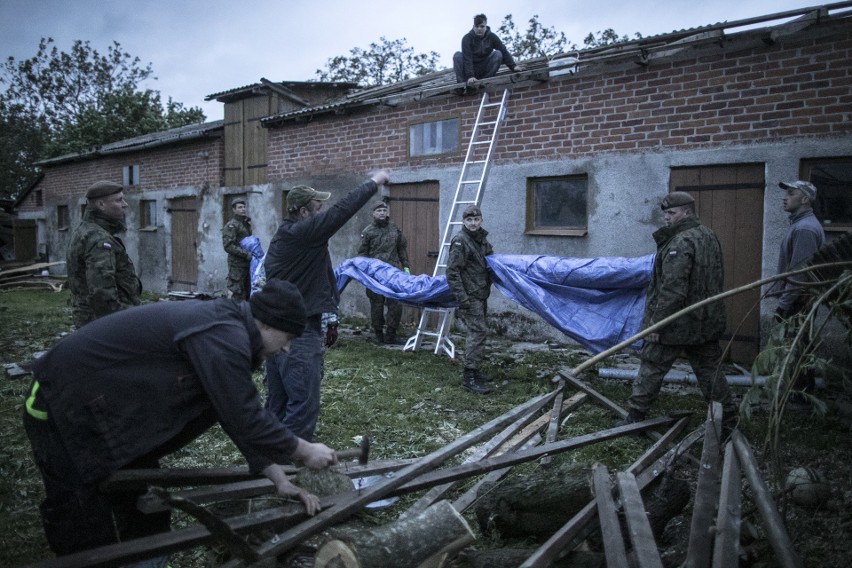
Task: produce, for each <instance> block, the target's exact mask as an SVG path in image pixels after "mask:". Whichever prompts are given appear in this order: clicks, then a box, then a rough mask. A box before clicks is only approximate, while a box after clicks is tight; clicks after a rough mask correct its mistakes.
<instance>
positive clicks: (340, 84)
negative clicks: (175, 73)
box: [204, 81, 358, 101]
mask: <svg viewBox="0 0 852 568" xmlns="http://www.w3.org/2000/svg"><path fill="white" fill-rule="evenodd" d="M275 84H276V85H281V86H282V87H287V88H294V87H302V88H304V87H309V88H310V87H332V88H340V89H355V88H357V87H358V84H357V83H347V82H344V81H333V82H324V81H278V82H276V83H275ZM262 88H264V84H263V83H262V82H260V83H252V84H251V85H243V86H242V87H236V88H233V89H228V90H227V91H222V92H220V93H213V94H212V95H207V96H206V97H204V100H205V101H212V100H216V99H226V98H233V97H238V96H239V95H252V94H254V93H255V92H256V91H257V89H262Z"/></svg>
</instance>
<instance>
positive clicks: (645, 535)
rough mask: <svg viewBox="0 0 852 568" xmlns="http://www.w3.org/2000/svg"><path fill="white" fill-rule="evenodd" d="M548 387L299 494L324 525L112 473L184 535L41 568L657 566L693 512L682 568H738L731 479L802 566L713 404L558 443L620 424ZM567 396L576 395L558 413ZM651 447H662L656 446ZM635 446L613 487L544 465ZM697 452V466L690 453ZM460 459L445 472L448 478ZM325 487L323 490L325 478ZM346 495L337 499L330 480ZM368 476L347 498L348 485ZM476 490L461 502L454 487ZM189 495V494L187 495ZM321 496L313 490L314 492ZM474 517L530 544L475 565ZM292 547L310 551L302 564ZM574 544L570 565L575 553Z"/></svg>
mask: <svg viewBox="0 0 852 568" xmlns="http://www.w3.org/2000/svg"><path fill="white" fill-rule="evenodd" d="M556 379H558V380H559V382H558V388H557V389H556V390H555V391H553V392H552V393H549V394H547V395H543V396H540V397H537V398H535V399H532V400H529V401H527V402H526V403H524V404H522V405H520V406H518V407H516V408H514V409H512V410H511V411H509V412H507V413H506V414H504V415H502V416H500V417H498V418H495V419H494V420H492V421H491V422H489V423H487V424H484V425H482V426H480V427H479V428H477V429H475V430H474V431H473V432H471V433H469V434H467V435H465V436H462V437H461V438H459V439H457V440H455V441H454V442H452V443H450V444H448V445H447V446H444V447H443V448H441V449H439V450H437V451H435V452H433V453H432V454H430V455H428V456H425V457H423V458H421V459H416V460H389V461H381V462H371V463H368V464H366V465H359V464H356V463H355V462H352V463H344V464H341V465H338V466H335V467H334V468H332V472H333V473H332V472H325V474H324V475H325V476H326V479H323V480H321V481H320V482H319V485H315V486H311V489H312V490H313V491H315V492H317V493H318V494H321V493H325V496H323V497H322V498H321V503H322V511H321V512H320V513H318V514H317V515H316V516H314V517H307V516H306V514H305V513H304V509H303V507H302V506H301V504H300V503H292V504H286V505H284V506H274V507H271V508H268V509H264V510H260V511H253V512H249V511H234V510H231V511H227V512H226V511H225V510H223V509H221V508H217V507H216V506H215V505H214V504H215V503H219V502H222V501H223V500H224V501H227V500H246V499H251V498H254V497H258V496H262V495H269V494H271V493H273V487H272V485H271V483H270V482H269V481H268V480H266V479H262V478H257V477H253V476H251V475H249V474H248V471H247V470H246V469H245V468H225V469H199V470H179V471H178V470H136V471H122V472H120V473H119V474H116V475H114V476H113V477H112V478H110V479H109V480H107V482H105V483H104V485H103V490H104V491H108V492H109V491H126V490H134V489H135V490H138V489H140V488H146V487H152V486H156V487H157V489H156V490H152V491H149V493H148V494H147V495H146V496H145V497H144V498H143V499H142V500H140V504H139V506H140V509H142V510H143V511H146V512H153V511H159V510H163V509H164V508H166V507H171V508H174V509H180V510H182V511H184V512H186V513H188V514H190V515H192V516H194V517H195V518H196V519H197V520H198V524H196V525H193V526H190V527H187V528H183V529H179V530H174V531H171V532H168V533H164V534H160V535H155V536H152V537H147V538H142V539H137V540H134V541H128V542H123V543H120V544H116V545H111V546H106V547H102V548H98V549H93V550H89V551H86V552H85V553H79V554H73V555H68V556H63V557H59V558H56V559H52V560H48V561H46V562H43V563H42V564H41V565H40V566H43V567H45V568H47V567H63V568H68V567H73V566H115V565H124V564H128V563H131V562H135V561H139V560H143V559H147V558H154V557H157V556H162V555H165V554H169V553H172V552H175V551H178V550H184V549H189V548H194V547H198V546H204V545H207V546H210V545H216V546H218V547H219V548H224V549H226V550H227V553H228V555H229V557H230V559H229V560H227V561H226V562H225V563H224V564H223V565H224V566H228V567H230V568H236V567H238V566H260V565H270V566H272V565H274V564H275V562H276V561H277V560H280V559H286V558H288V557H289V558H293V555H294V554H295V552H296V551H298V553H299V554H300V555H301V558H302V559H305V558H307V559H308V564H307V565H312V566H315V567H317V568H339V567H345V568H371V567H386V566H412V567H414V566H417V567H439V566H448V565H450V563H452V562H456V560H454V559H455V558H457V557H458V555H459V554H463V555H464V557H465V561H466V562H467V563H468V564H469V565H471V566H489V567H492V568H493V567H498V568H499V567H501V566H522V567H525V568H532V567H546V566H554V565H573V566H603V565H606V566H627V565H628V563H629V560H628V559H630V558H632V559H633V561H635V562H638V565H641V566H662V562H661V560H660V552H659V549H658V546H657V542H658V541H659V538H660V535H661V534H662V530H663V528H664V527H665V526H666V524H667V523H668V521H669V520H670V519H671V518H673V517H674V516H676V515H679V514H680V513H681V512H682V511H683V510H684V508H685V507H686V505H687V502H688V501H689V499H690V497H692V499H693V501H694V506H693V515H692V522H691V527H690V537H689V550H688V553H687V559H686V564H687V565H689V566H710V565H711V563H712V564H713V565H714V566H733V565H737V562H738V559H739V555H740V554H741V549H740V534H739V530H740V523H741V518H740V511H741V509H742V506H741V503H740V499H741V498H742V493H743V492H742V486H741V477H742V475H741V472H743V473H744V474H745V478H746V479H747V481H748V484H749V486H750V488H751V493H752V494H753V495H754V496H755V502H756V506H757V509H758V511H759V512H760V514H761V516H762V519H763V522H764V524H765V529H766V530H765V532H766V534H767V535H768V539H769V541H770V544H771V546H772V550H773V551H774V553H775V557H776V560H777V562H778V564H780V565H782V566H801V565H802V563H801V559H800V558H799V557H798V556H797V555H796V553H795V551H794V550H793V549H792V547H791V545H790V539H789V537H788V536H787V534H786V532H785V529H784V525H783V523H781V521H780V518H779V516H778V511H777V509H776V508H775V506H774V504H773V503H772V499H771V497H770V496H769V492H768V490H767V489H766V486H765V483H764V482H763V480H762V479H761V478H760V475H759V473H758V470H757V467H756V465H755V462H754V456H753V455H752V454H751V449H750V447H749V445H748V442H747V441H746V440H745V438H744V437H743V436H742V435H741V434H740V433H739V432H737V431H734V433H733V435H731V436H730V437H729V438H728V439H727V441H726V443H724V444H723V443H722V442H723V441H724V440H723V438H722V431H721V409H720V408H719V407H718V405H713V406H711V407H710V408H709V409H708V418H707V421H706V423H705V424H704V426H703V427H701V428H699V429H697V430H695V431H693V432H691V433H689V434H686V435H684V434H683V431H684V429H685V427H686V424H687V422H688V417H683V416H681V417H660V418H654V419H649V420H645V421H642V422H638V423H634V424H628V425H626V426H620V427H616V428H609V429H605V430H601V431H598V432H593V433H591V434H585V435H582V436H577V437H573V438H569V439H559V436H558V430H559V424H560V419H561V417H563V416H565V415H566V414H567V413H568V412H571V411H573V410H574V409H576V408H578V407H579V406H580V405H583V404H585V403H587V402H594V403H596V404H599V405H601V406H603V407H604V408H608V409H610V410H611V411H612V412H613V413H614V414H615V415H616V416H622V417H623V416H625V415H626V411H625V410H624V409H622V408H620V407H619V406H618V405H616V404H615V403H613V402H612V401H610V400H608V399H606V398H605V397H603V396H602V395H600V394H599V393H597V392H596V391H594V390H593V389H591V388H590V387H589V386H588V385H586V384H585V383H583V382H582V381H580V380H578V379H576V378H575V377H574V376H573V375H572V373H571V372H570V371H562V372H560V373H559V375H558V376H557V377H556ZM570 388H573V389H574V390H576V391H578V392H576V393H575V394H573V396H570V397H569V398H567V400H565V399H564V395H565V394H566V391H567V390H568V389H570ZM661 432H662V433H661ZM637 434H642V435H646V436H647V437H648V438H649V440H650V441H651V444H650V446H649V448H648V449H647V451H646V452H645V453H644V454H643V455H642V456H640V457H639V458H638V459H637V460H636V461H635V462H634V463H633V464H632V465H631V466H630V467H629V468H627V469H626V470H624V471H622V472H616V474H615V475H614V476H612V475H611V474H610V472H609V471H607V469H606V468H605V467H604V466H603V465H601V464H584V465H565V464H564V463H556V462H553V461H552V459H553V456H556V455H557V454H561V453H564V452H569V451H571V450H575V449H577V448H581V447H584V446H587V445H590V444H595V443H598V442H601V441H604V440H611V439H613V438H617V437H620V436H628V435H637ZM701 439H703V440H704V445H703V449H702V452H701V456H700V458H698V457H696V456H693V455H691V454H689V453H688V450H689V448H690V446H692V445H694V444H695V442H697V441H698V440H701ZM471 448H473V450H472V452H471V453H470V455H469V457H467V459H465V460H464V461H463V462H462V463H458V464H457V465H446V464H447V463H448V462H450V461H451V460H452V459H453V458H455V457H457V456H459V455H460V454H461V453H462V452H465V451H466V450H468V449H471ZM536 460H537V461H538V462H539V468H538V470H537V471H535V472H533V473H528V474H525V475H520V474H519V475H514V476H511V477H509V478H507V479H505V480H504V481H503V482H502V483H497V482H498V481H499V480H501V478H503V477H504V476H506V475H507V473H509V471H510V470H511V468H512V466H515V465H518V464H522V463H528V462H532V461H536ZM678 464H680V466H679V467H681V468H683V467H691V468H694V469H695V470H697V479H698V485H697V489H696V491H695V494H694V495H691V492H690V489H689V487H688V485H687V484H685V483H684V482H678V480H677V479H676V478H675V477H673V476H672V475H671V474H672V472H673V470H674V468H675V466H676V465H678ZM290 473H292V474H294V475H299V476H301V477H300V478H299V479H298V480H297V482H298V483H299V484H303V485H305V486H309V484H310V480H309V478H308V476H309V475H311V473H310V472H309V471H308V470H304V469H299V468H296V467H293V468H292V469H291V470H290ZM329 476H331V477H329ZM335 476H336V477H338V478H342V479H343V480H344V481H343V483H342V484H341V483H340V481H339V479H337V480H335V479H333V478H334V477H335ZM367 476H381V480H380V481H379V482H377V483H374V484H371V485H369V486H367V487H362V488H360V489H353V488H352V484H351V481H350V479H354V478H364V477H367ZM473 479H476V480H477V481H476V483H474V484H473V485H472V486H471V487H469V488H468V489H467V490H466V491H464V492H460V491H458V490H457V489H456V488H455V487H454V484H455V483H456V482H458V481H460V480H473ZM186 487H192V489H185V488H186ZM322 487H326V489H322ZM412 492H423V495H422V496H421V497H420V499H418V500H417V501H416V502H414V504H412V505H411V506H410V507H408V509H406V510H405V511H403V512H402V513H401V514H400V515H399V518H398V519H397V520H396V521H393V522H390V523H388V524H387V525H385V526H380V527H366V526H361V525H359V524H358V523H357V522H355V521H353V518H355V517H356V516H357V513H359V512H360V511H362V510H364V508H365V507H367V506H368V505H369V504H370V503H373V502H375V501H378V500H381V499H385V498H387V497H391V496H395V495H402V494H406V493H412ZM469 509H470V510H471V511H470V512H471V515H469V516H468V518H475V519H476V522H477V524H478V525H479V526H478V528H479V532H480V533H485V532H487V531H498V532H499V533H500V534H501V535H502V536H505V537H507V538H521V539H526V541H527V542H530V541H537V542H539V543H540V545H539V546H538V548H535V549H511V550H508V549H498V550H477V548H478V547H471V546H470V545H471V543H474V542H475V538H476V536H475V534H476V533H475V532H474V530H472V529H471V527H470V526H469V525H468V522H467V521H466V520H465V517H464V516H463V514H464V513H466V512H468V510H469ZM305 543H313V546H312V547H310V548H308V549H306V548H305ZM583 543H585V544H586V546H585V547H584V548H583V550H576V549H577V548H578V546H579V545H581V544H583Z"/></svg>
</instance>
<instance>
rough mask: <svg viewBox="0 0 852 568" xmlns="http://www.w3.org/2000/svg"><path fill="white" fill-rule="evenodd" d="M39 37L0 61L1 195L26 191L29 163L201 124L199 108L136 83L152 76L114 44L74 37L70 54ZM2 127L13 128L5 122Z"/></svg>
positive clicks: (31, 168) (30, 172) (32, 172)
mask: <svg viewBox="0 0 852 568" xmlns="http://www.w3.org/2000/svg"><path fill="white" fill-rule="evenodd" d="M51 44H53V39H52V38H47V39H44V38H42V39H41V41H40V42H39V47H38V52H37V53H36V55H35V56H34V57H32V58H30V59H25V60H22V61H16V60H15V59H14V58H13V57H10V58H8V59H7V60H6V62H5V63H3V65H2V66H0V85H3V86H5V90H4V91H3V92H2V93H0V124H2V125H3V128H2V130H0V152H1V153H2V155H0V166H5V165H7V164H15V165H16V167H15V168H14V169H8V168H6V167H4V168H3V169H2V171H0V196H6V197H11V196H14V195H16V194H17V193H18V192H20V191H21V190H23V189H25V188H26V187H27V186H28V185H29V184H30V183H31V182H32V180H33V179H35V176H36V175H37V168H36V167H35V166H34V165H33V162H35V161H38V160H40V159H46V158H51V157H55V156H58V155H61V154H65V153H69V152H82V151H86V150H88V149H92V148H95V147H97V146H101V145H103V144H108V143H110V142H115V141H117V140H122V139H124V138H130V137H133V136H139V135H142V134H148V133H151V132H158V131H161V130H167V129H169V128H174V127H178V126H184V125H187V124H193V123H196V122H203V121H204V119H205V116H204V113H203V112H202V110H201V109H200V108H199V107H193V108H184V106H183V105H182V104H181V103H175V102H173V101H172V100H171V99H169V100H168V103H167V104H166V105H165V108H164V105H163V104H162V102H161V99H160V93H159V91H154V90H151V89H141V88H140V86H139V85H140V83H141V82H143V81H145V80H147V79H151V78H153V79H155V78H156V77H153V76H152V75H153V70H152V68H151V64H150V63H149V64H148V65H145V66H144V67H143V66H142V65H141V61H140V60H139V58H138V57H133V56H131V55H130V54H128V53H125V52H124V51H123V50H122V48H121V45H120V44H119V43H118V42H113V44H112V45H110V46H109V47H108V49H107V53H106V54H105V55H101V54H100V53H98V51H96V50H94V49H93V48H92V47H91V45H90V44H89V42H88V41H85V42H84V41H80V40H77V41H75V42H74V44H73V45H72V47H71V50H70V52H68V53H66V52H64V51H59V49H58V48H57V47H56V46H52V45H51ZM7 126H11V127H9V128H7Z"/></svg>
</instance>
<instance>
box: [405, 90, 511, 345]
mask: <svg viewBox="0 0 852 568" xmlns="http://www.w3.org/2000/svg"><path fill="white" fill-rule="evenodd" d="M508 99H509V90H508V89H506V90H504V91H503V94H502V96H501V97H500V99H499V100H497V101H496V102H492V101H491V99H490V98H489V96H488V93H487V92H486V93H484V94H483V95H482V101H481V102H480V103H479V111H478V112H477V113H476V122H474V124H473V131H472V132H471V135H470V144H469V145H468V147H467V154H466V155H465V158H464V164H462V169H461V175H460V176H459V183H458V185H457V186H456V192H455V195H454V196H453V203H452V205H451V206H450V214H449V216H448V218H447V223H446V225H444V235H443V237H441V248H440V250H439V251H438V260H437V262H436V263H435V270H434V271H433V272H432V277H438V276H442V275H444V274H446V272H447V262H448V259H449V253H450V243H451V242H452V240H453V236H454V235H455V234H456V233H457V232H458V231H459V230H461V228H462V226H463V225H464V223H463V222H462V217H461V216H462V212H463V211H464V210H465V209H466V208H467V207H468V206H470V205H477V206H479V205H480V204H481V203H482V192H483V189H484V188H485V181H486V179H487V178H488V171H489V169H490V165H491V155H492V154H493V152H494V144H495V142H496V140H497V135H498V134H499V132H500V125H501V124H502V122H503V118H504V117H505V115H506V101H507V100H508ZM452 316H453V310H452V309H451V308H428V307H427V308H423V310H422V312H421V313H420V323H419V324H418V325H417V331H416V332H415V333H414V335H412V336H411V337H409V338H408V341H406V342H405V346H404V347H403V351H417V350H418V349H420V347H421V346H422V345H423V343H424V341H427V340H431V341H432V343H433V344H434V351H433V352H434V354H435V355H439V354H441V353H445V354H446V355H447V356H448V357H449V358H450V359H455V356H456V346H455V345H454V344H453V342H452V341H451V340H450V338H449V332H450V327H451V325H452V320H453V318H452Z"/></svg>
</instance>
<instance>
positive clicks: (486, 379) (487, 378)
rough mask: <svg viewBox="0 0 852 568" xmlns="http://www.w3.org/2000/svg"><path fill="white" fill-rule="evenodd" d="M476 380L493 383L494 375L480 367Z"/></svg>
mask: <svg viewBox="0 0 852 568" xmlns="http://www.w3.org/2000/svg"><path fill="white" fill-rule="evenodd" d="M475 376H476V380H477V381H478V382H480V383H493V382H494V377H492V376H491V375H489V374H488V373H483V372H482V371H480V370H479V369H477V370H476V375H475Z"/></svg>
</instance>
